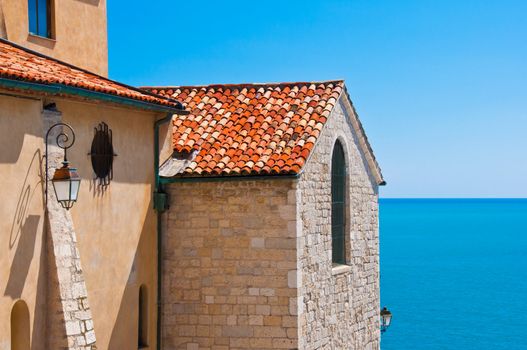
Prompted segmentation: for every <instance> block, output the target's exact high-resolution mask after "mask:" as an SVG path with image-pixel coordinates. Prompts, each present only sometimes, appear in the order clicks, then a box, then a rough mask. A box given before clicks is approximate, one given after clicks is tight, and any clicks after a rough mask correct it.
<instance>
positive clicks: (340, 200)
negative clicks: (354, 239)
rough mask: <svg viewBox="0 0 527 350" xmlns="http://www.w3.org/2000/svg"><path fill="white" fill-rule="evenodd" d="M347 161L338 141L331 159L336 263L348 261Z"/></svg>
mask: <svg viewBox="0 0 527 350" xmlns="http://www.w3.org/2000/svg"><path fill="white" fill-rule="evenodd" d="M346 192H347V191H346V161H345V158H344V149H343V148H342V144H341V143H340V142H339V141H337V142H336V143H335V147H334V148H333V157H332V159H331V243H332V253H333V254H332V257H333V259H332V260H333V263H334V264H345V263H346V196H347V193H346Z"/></svg>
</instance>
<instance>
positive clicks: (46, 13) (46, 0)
mask: <svg viewBox="0 0 527 350" xmlns="http://www.w3.org/2000/svg"><path fill="white" fill-rule="evenodd" d="M27 5H28V12H29V13H28V18H29V32H30V33H31V34H35V35H38V36H43V37H46V38H51V0H28V4H27Z"/></svg>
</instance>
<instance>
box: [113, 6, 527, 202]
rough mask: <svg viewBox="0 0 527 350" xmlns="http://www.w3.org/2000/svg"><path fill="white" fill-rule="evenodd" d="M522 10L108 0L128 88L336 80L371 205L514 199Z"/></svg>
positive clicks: (520, 121)
mask: <svg viewBox="0 0 527 350" xmlns="http://www.w3.org/2000/svg"><path fill="white" fill-rule="evenodd" d="M526 14H527V1H524V0H494V1H487V0H463V1H459V0H458V1H448V0H442V1H437V0H433V1H429V0H414V1H410V0H408V1H405V0H401V1H393V0H385V1H377V0H352V1H336V0H324V1H259V2H256V1H209V2H207V1H201V2H193V1H173V0H156V1H150V2H148V5H144V3H143V2H139V1H133V2H130V1H124V0H110V1H108V21H109V25H108V30H109V53H110V77H111V78H113V79H117V80H120V81H123V82H126V83H129V84H132V85H188V84H210V83H241V82H277V81H316V80H330V79H337V78H343V79H345V80H346V84H347V86H348V89H349V91H350V94H351V97H352V100H353V101H354V104H355V106H356V108H357V110H358V113H359V116H360V118H361V120H362V122H363V124H364V127H365V129H366V132H367V134H368V137H369V139H370V141H371V144H372V146H373V149H374V151H375V154H376V156H377V159H378V161H379V163H380V165H381V167H382V169H383V172H384V175H385V177H386V180H387V181H388V186H387V187H384V188H382V189H381V196H383V197H527V185H526V181H527V157H526V151H527V135H526V133H527V108H526V104H527V20H526V19H525V18H526Z"/></svg>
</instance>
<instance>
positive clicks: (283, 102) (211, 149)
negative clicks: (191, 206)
mask: <svg viewBox="0 0 527 350" xmlns="http://www.w3.org/2000/svg"><path fill="white" fill-rule="evenodd" d="M145 89H149V90H150V91H152V92H154V93H157V94H160V95H163V96H169V97H172V98H176V99H178V100H180V101H181V102H182V103H183V105H184V106H185V107H186V108H187V109H188V110H190V114H189V115H187V116H182V117H179V116H178V117H177V118H174V121H173V123H174V136H173V146H174V150H175V151H176V152H178V153H182V154H190V153H192V152H196V153H197V154H196V155H195V158H193V159H192V161H191V162H189V163H188V165H187V166H186V167H185V168H184V170H183V171H182V175H183V176H229V175H230V176H232V175H275V174H298V173H300V171H301V169H302V167H303V166H304V164H305V163H306V160H307V159H308V157H309V154H310V152H311V150H312V149H313V147H314V145H315V143H316V141H317V138H318V136H319V135H320V132H321V131H322V128H323V127H324V124H325V123H326V120H327V118H328V117H329V115H330V113H331V110H332V109H333V107H334V105H335V103H336V102H337V100H338V99H339V97H340V95H341V93H342V91H343V89H344V82H343V81H340V80H339V81H328V82H318V83H311V82H306V83H280V84H243V85H209V86H181V87H174V88H170V87H167V88H145Z"/></svg>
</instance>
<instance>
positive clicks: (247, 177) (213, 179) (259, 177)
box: [159, 172, 302, 184]
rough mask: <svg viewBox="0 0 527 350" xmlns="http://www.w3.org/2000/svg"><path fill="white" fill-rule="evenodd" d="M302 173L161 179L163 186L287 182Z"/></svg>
mask: <svg viewBox="0 0 527 350" xmlns="http://www.w3.org/2000/svg"><path fill="white" fill-rule="evenodd" d="M301 175H302V173H301V172H300V173H298V174H274V175H239V176H209V177H206V176H203V177H197V176H196V177H161V178H160V179H159V181H160V183H161V184H171V183H180V182H224V181H241V180H245V181H250V180H287V179H298V178H299V177H300V176H301Z"/></svg>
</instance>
